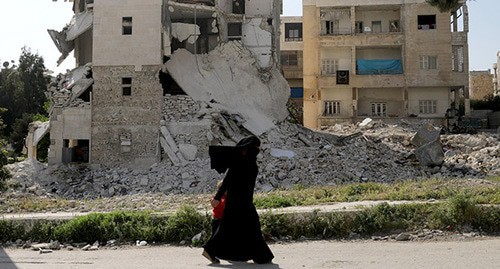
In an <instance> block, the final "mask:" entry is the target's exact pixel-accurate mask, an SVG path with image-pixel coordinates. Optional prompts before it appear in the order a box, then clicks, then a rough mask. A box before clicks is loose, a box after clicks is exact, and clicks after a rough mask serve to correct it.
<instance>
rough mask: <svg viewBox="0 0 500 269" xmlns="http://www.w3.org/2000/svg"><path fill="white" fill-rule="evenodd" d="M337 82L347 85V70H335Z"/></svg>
mask: <svg viewBox="0 0 500 269" xmlns="http://www.w3.org/2000/svg"><path fill="white" fill-rule="evenodd" d="M337 84H338V85H349V70H337Z"/></svg>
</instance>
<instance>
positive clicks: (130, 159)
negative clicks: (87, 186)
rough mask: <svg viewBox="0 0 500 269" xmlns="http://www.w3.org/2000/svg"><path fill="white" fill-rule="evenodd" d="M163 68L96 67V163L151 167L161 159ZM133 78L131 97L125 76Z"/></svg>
mask: <svg viewBox="0 0 500 269" xmlns="http://www.w3.org/2000/svg"><path fill="white" fill-rule="evenodd" d="M158 72H159V67H157V66H143V68H142V71H135V69H134V66H112V67H109V66H104V67H102V66H94V68H93V74H94V80H95V84H94V89H93V102H92V105H93V107H92V149H91V156H92V162H93V163H97V164H108V163H110V164H121V165H130V166H141V167H142V166H148V165H152V164H154V163H156V162H158V161H159V144H158V143H159V128H160V119H161V107H162V104H161V102H162V100H163V98H162V92H163V89H162V87H161V84H160V82H159V78H158ZM123 77H130V78H132V90H131V92H132V93H131V95H130V96H124V95H123V94H122V78H123Z"/></svg>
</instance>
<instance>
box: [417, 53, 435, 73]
mask: <svg viewBox="0 0 500 269" xmlns="http://www.w3.org/2000/svg"><path fill="white" fill-rule="evenodd" d="M420 69H424V70H429V69H437V56H428V55H424V56H420Z"/></svg>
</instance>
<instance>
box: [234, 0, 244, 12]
mask: <svg viewBox="0 0 500 269" xmlns="http://www.w3.org/2000/svg"><path fill="white" fill-rule="evenodd" d="M232 2H233V13H234V14H245V0H232Z"/></svg>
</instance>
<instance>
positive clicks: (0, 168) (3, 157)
mask: <svg viewBox="0 0 500 269" xmlns="http://www.w3.org/2000/svg"><path fill="white" fill-rule="evenodd" d="M5 111H6V109H4V108H1V107H0V131H1V130H2V129H3V128H4V127H5V125H4V123H3V120H2V117H1V114H2V113H4V112H5ZM5 146H6V142H5V140H4V139H3V137H2V136H1V135H0V190H4V189H5V180H6V179H7V178H9V177H10V174H9V171H7V169H6V168H5V167H4V166H5V165H6V164H7V149H6V148H5Z"/></svg>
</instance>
